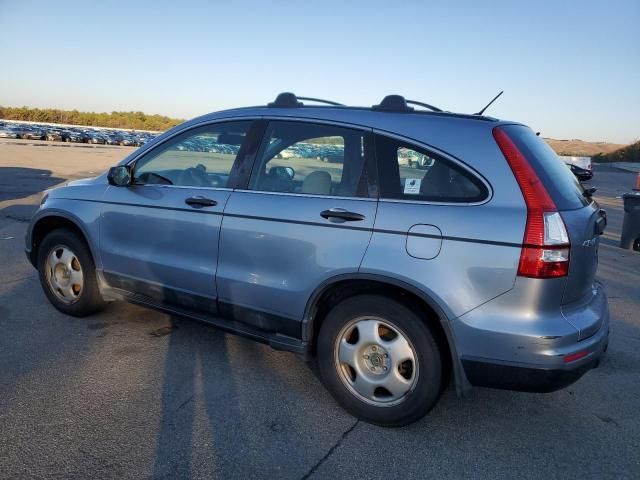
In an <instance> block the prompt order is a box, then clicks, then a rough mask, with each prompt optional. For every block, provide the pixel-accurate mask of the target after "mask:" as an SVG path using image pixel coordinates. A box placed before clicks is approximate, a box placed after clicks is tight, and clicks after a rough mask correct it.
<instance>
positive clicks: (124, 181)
mask: <svg viewBox="0 0 640 480" xmlns="http://www.w3.org/2000/svg"><path fill="white" fill-rule="evenodd" d="M107 180H109V184H110V185H114V186H116V187H126V186H127V185H131V182H132V180H133V179H132V175H131V167H130V166H129V165H118V166H116V167H111V168H110V169H109V174H108V175H107Z"/></svg>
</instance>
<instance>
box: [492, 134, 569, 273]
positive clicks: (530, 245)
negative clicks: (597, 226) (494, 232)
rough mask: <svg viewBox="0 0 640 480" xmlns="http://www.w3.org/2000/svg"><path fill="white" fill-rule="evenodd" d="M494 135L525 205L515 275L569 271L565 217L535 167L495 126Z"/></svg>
mask: <svg viewBox="0 0 640 480" xmlns="http://www.w3.org/2000/svg"><path fill="white" fill-rule="evenodd" d="M493 137H494V138H495V140H496V143H497V144H498V146H499V147H500V150H501V151H502V154H503V155H504V157H505V158H506V159H507V162H508V163H509V166H510V167H511V170H512V171H513V175H514V176H515V178H516V181H517V182H518V185H519V186H520V190H522V196H523V197H524V201H525V204H526V205H527V224H526V226H525V230H524V239H523V241H522V243H523V245H522V252H521V253H520V264H519V265H518V275H519V276H522V277H531V278H554V277H563V276H565V275H567V274H568V273H569V250H570V248H571V244H570V242H569V235H568V234H567V228H566V227H565V224H564V221H563V220H562V217H561V216H560V213H558V209H557V208H556V205H555V203H554V202H553V200H552V199H551V196H550V195H549V192H547V189H546V188H545V186H544V184H543V183H542V181H540V178H538V175H537V174H536V172H535V170H534V169H533V168H532V167H531V165H530V164H529V162H528V161H527V159H526V158H525V156H524V155H523V154H522V152H521V151H520V150H519V149H518V147H517V146H516V144H515V143H513V141H512V140H511V139H510V138H509V136H508V135H507V134H506V132H504V131H503V130H501V129H500V127H496V128H494V129H493Z"/></svg>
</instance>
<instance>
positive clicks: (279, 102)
mask: <svg viewBox="0 0 640 480" xmlns="http://www.w3.org/2000/svg"><path fill="white" fill-rule="evenodd" d="M299 100H308V101H310V102H318V103H326V104H327V105H333V106H336V107H343V106H344V105H343V104H342V103H338V102H333V101H331V100H323V99H322V98H313V97H297V96H296V95H295V94H294V93H291V92H283V93H280V94H279V95H278V96H277V97H276V99H275V100H274V101H273V102H271V103H268V104H267V106H268V107H280V108H292V107H293V108H298V107H304V104H303V103H302V102H300V101H299Z"/></svg>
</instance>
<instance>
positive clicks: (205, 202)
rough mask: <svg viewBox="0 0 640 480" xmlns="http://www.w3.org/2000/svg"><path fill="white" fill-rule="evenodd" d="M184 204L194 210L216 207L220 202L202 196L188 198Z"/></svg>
mask: <svg viewBox="0 0 640 480" xmlns="http://www.w3.org/2000/svg"><path fill="white" fill-rule="evenodd" d="M184 203H186V204H187V205H189V206H191V207H194V208H202V207H215V206H216V205H217V204H218V202H216V201H215V200H211V199H210V198H206V197H201V196H200V195H198V196H195V197H189V198H187V199H186V200H185V201H184Z"/></svg>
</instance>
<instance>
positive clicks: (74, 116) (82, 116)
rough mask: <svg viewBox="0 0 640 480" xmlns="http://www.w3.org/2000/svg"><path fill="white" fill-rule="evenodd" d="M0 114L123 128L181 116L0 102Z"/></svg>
mask: <svg viewBox="0 0 640 480" xmlns="http://www.w3.org/2000/svg"><path fill="white" fill-rule="evenodd" d="M0 118H2V119H5V120H23V121H27V122H45V123H66V124H70V125H86V126H92V127H109V128H125V129H135V130H158V131H162V130H167V129H169V128H171V127H174V126H176V125H178V124H179V123H182V122H183V121H184V120H181V119H178V118H170V117H165V116H164V115H147V114H145V113H143V112H111V113H96V112H79V111H78V110H59V109H57V108H29V107H3V106H0Z"/></svg>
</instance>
